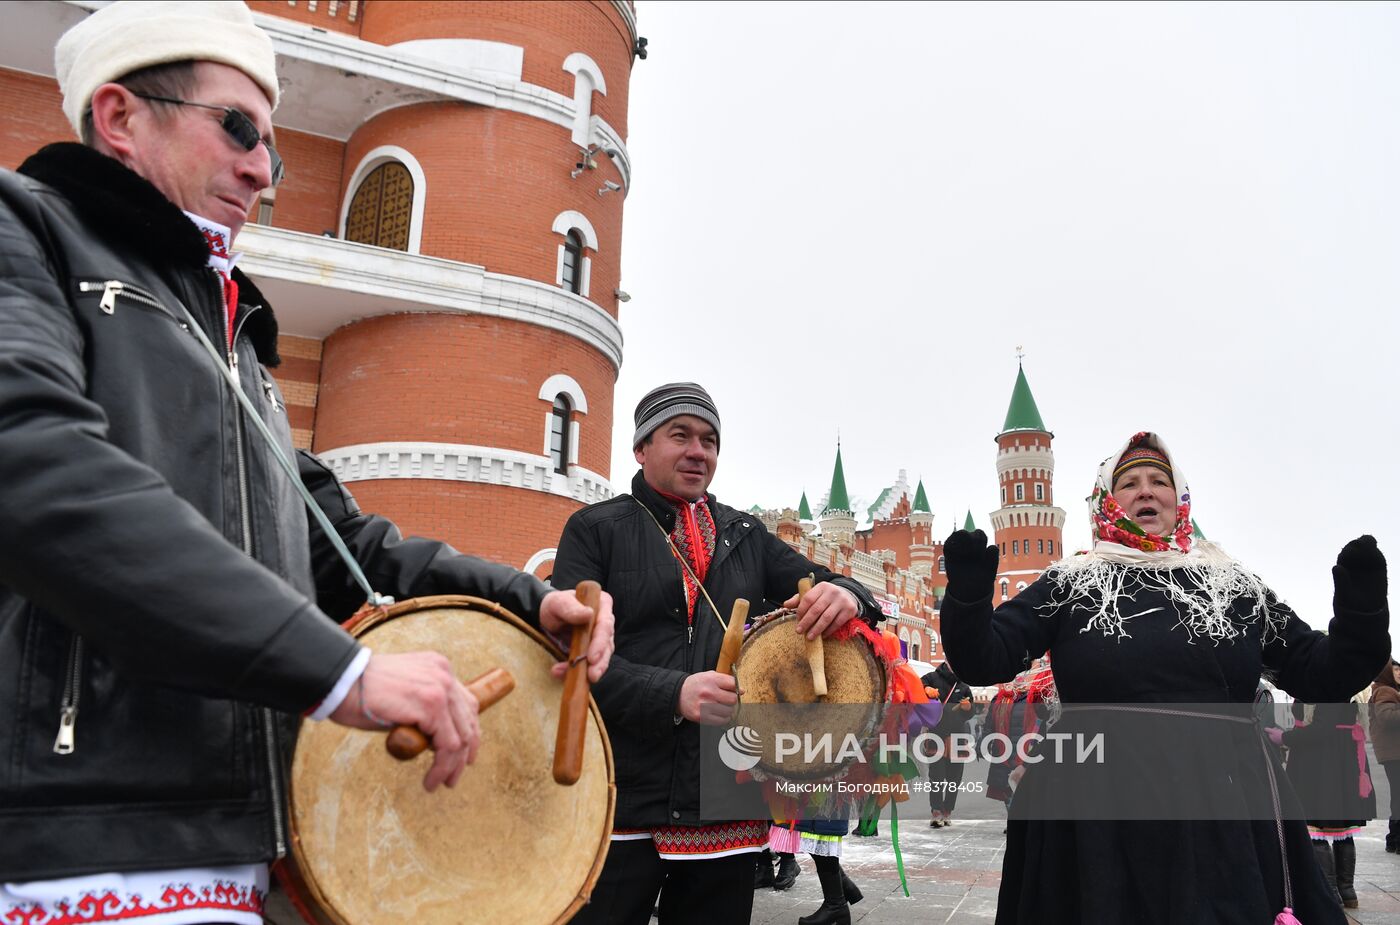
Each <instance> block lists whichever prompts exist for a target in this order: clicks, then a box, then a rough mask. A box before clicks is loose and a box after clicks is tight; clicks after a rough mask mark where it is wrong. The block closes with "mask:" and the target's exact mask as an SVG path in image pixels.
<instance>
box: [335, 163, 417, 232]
mask: <svg viewBox="0 0 1400 925" xmlns="http://www.w3.org/2000/svg"><path fill="white" fill-rule="evenodd" d="M412 226H413V175H412V174H410V173H409V172H408V168H407V167H405V166H404V165H403V164H401V163H399V162H398V161H385V162H384V163H383V164H380V165H379V166H378V167H376V168H374V169H373V170H371V171H370V172H369V173H368V174H367V175H366V176H365V178H364V180H363V181H361V183H360V188H359V189H357V190H356V191H355V195H354V198H352V199H351V200H350V208H349V210H348V211H347V213H346V216H345V240H347V241H356V242H358V243H360V244H373V245H374V246H376V247H387V248H391V249H393V250H396V251H407V250H408V249H409V247H408V245H409V236H410V234H411V232H412Z"/></svg>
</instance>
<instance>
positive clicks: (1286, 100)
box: [612, 0, 1400, 627]
mask: <svg viewBox="0 0 1400 925" xmlns="http://www.w3.org/2000/svg"><path fill="white" fill-rule="evenodd" d="M637 6H638V21H639V28H640V32H641V34H642V35H644V36H646V37H647V38H648V40H649V44H648V49H649V52H650V56H649V57H648V58H647V60H645V61H638V62H637V63H636V66H635V67H634V69H633V72H632V81H631V105H630V113H629V121H630V131H631V134H630V137H629V139H628V145H629V148H630V152H631V155H632V158H633V164H634V169H635V174H634V184H633V187H632V189H631V191H630V193H629V196H628V202H627V208H626V219H625V228H624V239H623V274H622V288H624V289H625V290H627V291H628V292H630V293H631V294H632V297H633V298H632V301H631V302H629V303H627V304H626V305H624V306H623V307H622V326H623V332H624V336H625V338H626V345H625V348H624V350H625V356H624V361H623V366H622V372H621V376H620V379H619V381H618V387H617V394H616V416H617V423H616V427H615V448H614V455H613V471H612V479H613V481H614V483H615V485H616V486H617V487H618V489H619V490H625V489H626V486H627V482H628V480H629V479H630V477H631V474H632V472H633V471H634V470H635V468H636V466H635V463H634V461H633V459H632V456H631V450H630V447H629V446H628V443H629V438H630V436H631V431H632V428H631V415H632V409H633V407H634V406H635V404H636V401H637V399H638V398H639V397H640V396H641V395H642V394H643V393H644V392H645V391H646V390H647V389H648V388H650V387H652V386H653V385H656V384H658V383H660V382H663V381H668V380H676V379H693V380H695V381H698V382H700V383H702V384H704V385H705V386H706V387H707V388H708V389H709V390H710V391H711V393H712V394H713V395H714V396H715V399H716V401H717V403H718V405H719V409H720V414H721V417H722V419H723V447H722V453H721V456H720V465H719V470H718V475H717V477H716V479H715V482H714V484H713V485H712V486H711V489H712V491H714V492H715V493H716V495H717V496H718V497H719V498H720V500H722V501H725V502H726V503H729V504H732V505H734V506H737V507H742V508H748V507H749V506H751V505H753V504H755V503H757V504H761V505H763V506H764V507H781V506H787V505H792V506H795V505H796V503H797V500H798V498H799V496H800V494H801V492H802V491H803V489H804V488H805V489H806V491H807V493H808V497H809V498H810V499H811V500H812V502H813V504H815V503H816V500H817V498H818V497H819V496H821V495H822V494H823V493H824V492H825V491H826V489H827V487H828V485H829V483H830V478H831V470H832V463H833V460H834V455H835V451H836V439H837V432H838V429H839V432H840V437H841V443H842V448H843V457H844V462H845V468H846V477H847V482H848V485H849V487H850V491H851V494H852V496H853V498H856V499H859V500H861V501H864V502H865V503H867V504H868V503H870V502H871V501H873V500H874V498H875V496H876V495H877V494H878V492H879V491H880V489H881V488H883V487H884V486H886V485H889V484H891V483H892V482H893V481H894V480H895V478H896V476H897V475H898V471H899V470H900V469H901V468H903V469H907V470H908V472H909V477H910V480H911V482H913V481H916V480H917V479H918V478H920V477H922V478H923V480H924V484H925V486H926V488H927V490H928V494H929V499H930V502H931V504H932V507H933V510H934V514H935V521H934V530H935V534H936V535H937V536H939V537H942V536H946V534H947V533H948V532H950V531H951V530H952V529H953V528H954V527H955V526H957V525H959V524H960V523H961V520H962V517H963V513H964V512H965V511H966V510H967V509H969V508H970V509H971V510H972V513H973V517H974V519H975V520H976V521H977V523H978V525H979V526H982V527H989V526H990V524H989V517H988V514H989V512H991V511H992V510H994V509H995V508H997V507H998V506H999V497H998V491H997V481H996V471H995V457H996V446H995V443H994V440H993V438H994V437H995V435H996V434H997V432H998V431H999V430H1000V428H1001V424H1002V422H1003V420H1004V418H1005V415H1006V411H1007V405H1008V403H1009V400H1010V397H1011V389H1012V385H1013V384H1014V382H1015V377H1016V347H1017V345H1022V346H1023V348H1024V351H1025V354H1026V356H1025V370H1026V375H1027V377H1028V379H1029V381H1030V385H1031V388H1032V391H1033V392H1034V395H1035V398H1036V401H1037V402H1038V404H1039V407H1040V411H1041V414H1042V416H1043V417H1044V420H1045V423H1046V425H1047V427H1049V428H1050V430H1052V431H1053V432H1054V433H1055V442H1054V449H1055V458H1056V471H1055V500H1056V502H1057V503H1058V505H1059V506H1060V507H1062V508H1064V509H1065V510H1066V511H1067V512H1068V518H1067V522H1066V526H1065V541H1066V543H1067V544H1068V547H1069V548H1070V549H1076V548H1084V547H1085V546H1087V543H1088V518H1087V516H1086V513H1085V506H1084V502H1083V499H1084V497H1085V496H1086V495H1087V494H1088V493H1089V491H1090V489H1091V488H1092V485H1093V478H1094V472H1095V469H1096V466H1097V464H1098V462H1099V461H1100V460H1101V459H1102V458H1103V457H1105V456H1107V455H1109V454H1110V453H1112V452H1114V451H1115V450H1116V449H1117V447H1118V446H1119V445H1120V444H1122V443H1123V442H1124V441H1125V440H1126V439H1127V437H1128V436H1130V435H1131V434H1132V433H1133V432H1135V431H1137V430H1140V429H1147V430H1155V431H1158V432H1159V433H1161V434H1162V435H1163V437H1164V438H1165V440H1166V441H1167V443H1168V445H1169V446H1170V447H1171V449H1172V451H1173V453H1174V454H1175V456H1176V457H1177V460H1178V463H1179V465H1180V467H1181V469H1182V470H1184V471H1185V473H1186V475H1187V479H1188V481H1189V482H1190V485H1191V489H1192V493H1193V500H1194V512H1195V516H1196V518H1197V520H1198V521H1199V523H1200V524H1201V526H1202V528H1203V529H1204V531H1205V532H1206V534H1207V535H1208V536H1209V537H1210V538H1211V539H1212V540H1215V541H1217V542H1220V543H1221V544H1222V545H1223V546H1224V547H1225V548H1226V549H1227V550H1228V551H1229V552H1231V553H1232V554H1234V555H1235V556H1236V557H1237V558H1239V559H1240V560H1242V561H1243V562H1244V563H1245V564H1246V565H1248V566H1249V567H1251V568H1253V569H1254V570H1255V571H1257V572H1258V573H1259V574H1261V575H1262V576H1263V577H1264V578H1265V580H1266V581H1268V582H1269V583H1270V585H1271V586H1272V587H1273V588H1274V589H1275V590H1276V591H1277V592H1278V593H1279V594H1280V595H1282V596H1283V597H1284V598H1285V599H1286V600H1288V601H1290V602H1291V603H1292V604H1293V605H1294V606H1295V608H1296V609H1297V610H1298V611H1299V613H1300V615H1302V617H1303V618H1304V619H1305V620H1307V621H1308V622H1310V623H1312V624H1313V625H1314V626H1319V627H1321V626H1325V625H1326V621H1327V620H1328V619H1329V618H1330V601H1331V593H1332V590H1331V575H1330V566H1331V565H1332V563H1333V562H1334V561H1335V558H1336V555H1337V552H1338V550H1339V549H1340V548H1341V546H1342V545H1343V544H1344V543H1345V542H1346V541H1347V540H1348V539H1351V538H1352V537H1354V536H1356V535H1358V534H1361V533H1367V532H1369V533H1373V534H1375V535H1376V536H1377V537H1378V539H1379V540H1380V543H1381V548H1382V549H1383V550H1385V551H1386V552H1387V553H1389V555H1390V556H1391V559H1392V561H1394V562H1400V528H1398V527H1397V519H1400V479H1398V478H1397V472H1396V470H1397V468H1398V467H1400V440H1397V437H1396V426H1397V409H1398V408H1400V399H1398V398H1397V395H1396V386H1397V380H1400V377H1398V376H1397V375H1396V372H1395V370H1396V365H1397V362H1398V358H1397V356H1396V349H1397V337H1396V335H1397V333H1400V332H1398V331H1397V329H1398V328H1400V323H1398V322H1397V320H1396V315H1395V309H1396V305H1397V303H1400V269H1398V268H1400V182H1398V181H1397V179H1396V177H1397V172H1400V5H1397V4H1371V3H1367V4H1342V3H1333V4H1317V5H1312V4H1277V5H1274V4H1257V3H1251V4H1239V5H1234V4H1145V3H1133V4H1122V5H1119V4H1112V3H1093V4H1069V5H1064V4H1054V3H1035V4H967V5H964V4H950V3H942V4H938V5H924V4H915V3H891V4H879V3H861V4H852V3H829V4H824V3H810V2H809V3H802V4H796V3H772V4H766V3H742V4H740V3H735V4H725V3H717V2H708V0H707V2H704V3H679V2H649V0H642V2H639V3H638V4H637ZM1392 600H1394V595H1392Z"/></svg>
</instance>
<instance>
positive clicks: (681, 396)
mask: <svg viewBox="0 0 1400 925" xmlns="http://www.w3.org/2000/svg"><path fill="white" fill-rule="evenodd" d="M682 414H692V415H694V416H695V417H697V418H699V419H700V420H702V421H705V422H706V423H708V424H709V425H710V426H711V427H713V428H714V429H715V444H716V446H718V444H719V409H717V408H716V407H715V402H714V399H712V398H710V393H709V392H706V391H705V390H704V389H703V388H702V387H701V386H699V385H696V384H695V383H694V382H668V383H666V384H665V385H659V386H657V387H656V388H654V389H652V390H651V391H650V392H648V393H646V395H644V396H642V400H641V401H639V402H637V410H636V411H635V412H634V413H633V414H632V420H633V421H634V422H635V423H636V425H637V432H636V433H635V434H633V435H632V447H633V449H636V448H637V447H639V446H641V445H642V441H643V440H645V439H646V438H647V436H648V435H649V434H650V433H651V432H652V431H654V430H656V428H658V427H660V426H661V425H662V424H665V423H666V422H667V421H669V420H671V418H674V417H679V416H680V415H682Z"/></svg>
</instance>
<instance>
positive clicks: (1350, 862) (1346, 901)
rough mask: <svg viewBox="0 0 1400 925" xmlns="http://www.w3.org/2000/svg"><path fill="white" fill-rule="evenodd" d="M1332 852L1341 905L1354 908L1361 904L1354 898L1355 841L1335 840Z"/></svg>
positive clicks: (1347, 839)
mask: <svg viewBox="0 0 1400 925" xmlns="http://www.w3.org/2000/svg"><path fill="white" fill-rule="evenodd" d="M1332 853H1333V855H1334V856H1335V858H1336V861H1337V892H1338V893H1340V894H1341V895H1342V905H1343V906H1345V907H1346V908H1348V909H1355V908H1356V907H1357V906H1359V905H1361V904H1360V903H1359V902H1358V901H1357V899H1356V882H1355V881H1356V842H1355V841H1354V840H1352V839H1350V838H1343V839H1342V840H1341V841H1335V842H1333V843H1332Z"/></svg>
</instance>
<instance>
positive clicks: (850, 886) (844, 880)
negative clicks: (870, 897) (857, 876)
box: [841, 867, 865, 906]
mask: <svg viewBox="0 0 1400 925" xmlns="http://www.w3.org/2000/svg"><path fill="white" fill-rule="evenodd" d="M841 893H842V895H844V896H845V897H846V902H847V903H849V904H850V905H852V906H854V905H855V904H856V903H858V902H860V901H861V900H862V899H864V898H865V894H864V893H862V892H861V891H860V887H858V886H856V885H855V881H853V880H852V879H851V878H850V877H847V876H846V868H844V867H843V868H841Z"/></svg>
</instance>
